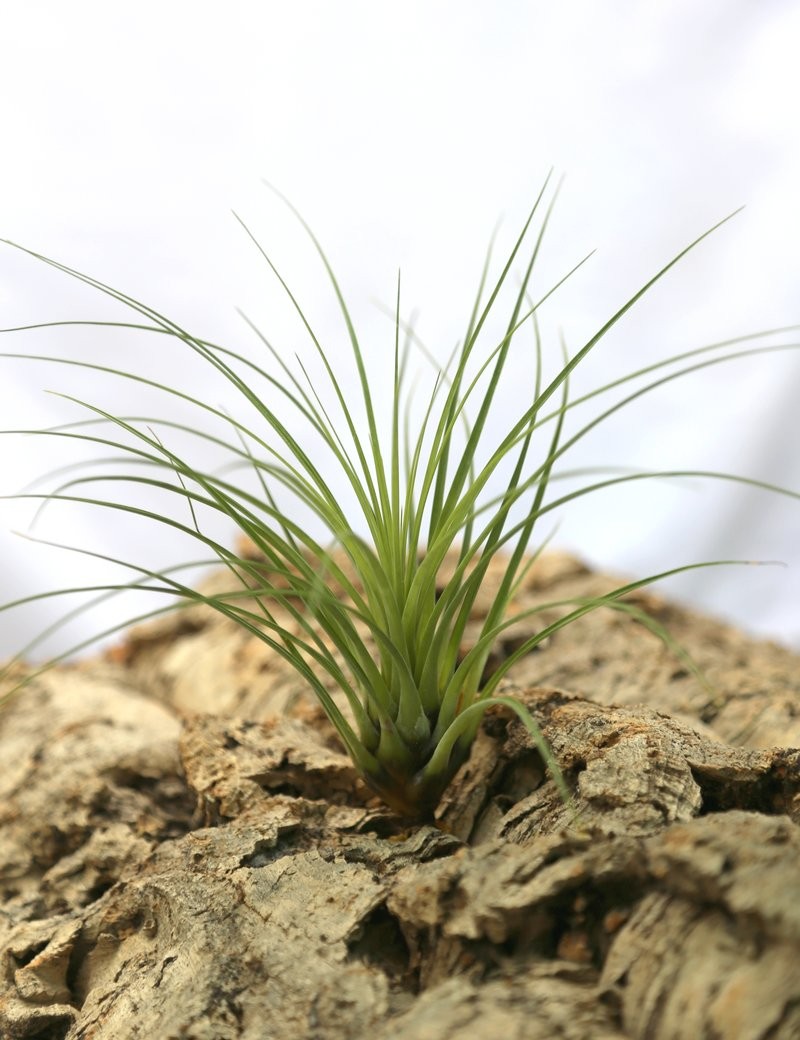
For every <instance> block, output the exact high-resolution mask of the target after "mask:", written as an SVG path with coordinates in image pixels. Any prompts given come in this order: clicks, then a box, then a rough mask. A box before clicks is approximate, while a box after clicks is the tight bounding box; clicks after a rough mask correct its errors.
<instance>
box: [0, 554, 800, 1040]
mask: <svg viewBox="0 0 800 1040" xmlns="http://www.w3.org/2000/svg"><path fill="white" fill-rule="evenodd" d="M214 580H215V581H220V580H224V579H222V578H216V579H214ZM609 586H610V581H609V579H607V578H603V577H601V576H598V575H594V574H591V573H589V572H588V571H586V570H585V569H584V568H583V567H581V565H580V564H578V563H577V562H576V561H574V560H572V559H570V558H567V557H563V556H551V557H548V558H544V559H542V560H541V561H539V562H538V564H537V565H536V566H535V567H534V568H533V569H532V570H531V572H530V574H529V579H528V581H527V584H526V587H525V588H524V589H522V590H521V591H520V594H519V597H518V599H517V603H516V606H517V608H518V609H519V610H522V609H524V608H525V607H526V606H528V605H530V604H531V603H533V602H535V601H537V600H540V601H550V600H558V599H565V598H569V597H572V596H578V595H581V596H583V595H586V594H587V593H594V592H597V591H599V590H601V589H605V588H608V587H609ZM484 594H485V600H484V603H483V607H485V605H486V603H488V602H490V601H491V596H492V581H491V577H490V580H489V581H487V583H486V587H485V589H484ZM637 602H638V603H639V605H640V606H644V607H646V609H647V610H648V611H650V612H651V613H652V614H654V615H655V616H656V617H657V618H658V619H659V620H660V621H661V622H662V623H663V624H665V625H666V626H667V627H668V629H669V631H670V632H671V634H672V635H673V636H674V637H675V639H676V640H677V641H678V642H680V643H681V644H682V645H683V646H684V647H685V648H686V649H687V650H689V651H690V653H691V654H692V655H693V657H694V658H695V660H696V661H697V662H698V664H699V665H700V666H701V667H702V668H703V669H704V671H705V673H706V675H707V676H708V678H709V680H710V681H711V683H712V684H713V689H709V688H708V687H705V686H703V685H702V684H701V683H699V682H698V681H697V679H696V678H695V677H694V676H693V675H692V674H691V672H690V671H688V670H687V668H686V667H685V665H684V663H682V662H681V661H680V660H679V659H676V657H675V656H674V655H673V654H672V653H670V652H669V651H668V650H667V649H665V647H664V646H663V645H662V643H661V642H660V640H659V639H658V638H657V637H656V636H654V635H653V634H652V633H651V632H650V631H649V630H648V629H647V628H646V627H644V626H643V625H642V624H641V623H639V622H638V621H637V620H636V619H635V618H633V617H631V616H630V615H627V614H623V613H616V612H598V613H596V614H593V615H590V616H588V617H586V618H584V619H582V620H581V621H579V622H577V623H575V624H574V625H572V626H571V627H569V628H566V629H564V630H562V631H560V632H559V633H558V634H557V635H556V636H555V637H553V638H551V639H550V641H549V644H548V645H547V646H545V647H543V648H542V649H541V650H539V651H537V652H536V653H533V654H530V655H529V656H528V657H526V658H524V659H523V660H522V661H521V662H520V663H519V665H518V666H517V667H516V669H515V671H514V672H513V673H512V681H511V682H510V683H509V684H508V689H509V690H512V691H514V692H516V693H517V694H518V695H519V696H520V697H522V698H523V699H524V700H525V701H526V703H527V704H529V706H530V707H531V708H532V709H533V710H534V712H535V713H536V716H537V717H538V719H539V720H540V721H541V724H542V727H543V729H544V732H545V735H546V737H547V739H548V740H549V742H550V743H551V746H552V747H553V749H554V751H555V753H556V755H557V757H558V759H559V761H560V763H561V765H562V768H563V770H564V771H565V774H566V776H567V777H568V779H569V782H570V783H571V784H572V785H573V786H574V789H575V792H576V797H577V799H578V802H579V804H580V807H581V817H580V822H579V825H578V826H575V825H570V819H569V817H568V815H567V813H566V811H565V809H564V807H563V806H562V804H561V803H560V801H559V798H558V796H557V794H556V792H555V790H554V787H553V784H552V783H551V782H550V781H549V780H548V779H547V777H546V775H545V773H544V771H543V769H542V765H541V762H540V760H539V757H538V755H537V754H536V752H535V751H534V750H533V749H532V747H531V745H530V742H529V740H528V738H527V735H526V732H525V731H524V729H523V728H522V727H521V726H520V725H519V724H518V723H517V722H516V721H515V719H514V717H513V716H511V715H510V714H504V713H503V712H497V711H493V712H492V713H491V714H490V715H489V716H488V717H487V719H486V721H485V724H484V726H483V729H482V731H481V733H480V735H479V737H478V740H477V742H476V744H475V747H474V751H473V754H472V757H471V758H470V760H469V761H468V763H467V764H466V765H465V766H464V767H463V769H462V770H461V772H460V773H459V775H458V776H457V778H456V780H455V781H454V783H453V784H452V785H451V787H450V789H449V790H448V791H447V793H446V796H445V799H444V800H443V802H442V805H441V807H440V818H439V820H438V823H439V826H438V827H435V826H430V825H426V826H414V827H409V826H408V824H406V823H404V822H403V821H401V820H398V819H397V818H396V817H395V816H394V815H393V814H392V813H391V812H390V811H389V810H387V809H385V808H383V807H382V806H381V805H380V804H378V803H377V802H376V801H375V800H374V799H373V798H372V797H371V796H370V793H369V792H368V791H367V790H366V789H365V788H364V787H363V785H362V784H361V783H360V782H359V781H358V780H357V779H356V777H355V774H354V772H353V769H352V767H351V765H350V763H349V760H348V759H347V758H346V757H345V756H344V755H343V754H342V753H341V751H340V750H339V747H338V745H337V743H336V740H335V737H334V734H333V732H332V730H331V728H330V726H329V725H328V724H327V722H326V720H325V718H324V716H323V715H322V714H321V712H320V710H319V709H318V707H317V706H316V704H315V703H314V702H313V701H312V700H310V699H309V697H308V695H307V693H306V691H305V689H304V688H303V684H302V682H300V681H298V679H297V678H296V677H295V676H294V675H292V674H291V673H290V672H287V670H286V668H285V666H284V665H283V664H282V662H281V661H280V659H279V658H277V657H276V656H275V655H274V654H273V653H272V652H271V651H270V650H269V649H268V648H267V647H266V646H265V645H264V644H262V643H260V642H259V641H258V640H256V639H254V638H253V637H251V636H250V635H248V634H247V633H246V632H243V631H239V630H237V629H236V628H235V627H233V625H232V624H230V623H229V622H227V621H226V620H225V619H224V618H221V617H219V616H215V615H213V614H211V613H210V612H208V611H206V610H204V609H200V608H192V609H191V610H188V611H184V612H182V613H180V614H177V615H175V616H173V617H172V618H170V619H169V620H166V621H162V622H160V623H159V624H157V625H153V626H150V627H149V628H144V629H141V630H139V631H137V632H133V633H131V634H130V636H129V637H128V639H127V640H126V642H125V643H124V644H123V645H122V646H120V647H119V648H117V649H116V650H115V651H113V652H112V653H110V654H107V655H105V657H104V658H103V659H102V660H94V661H90V662H87V663H84V664H81V665H79V666H74V667H71V668H59V669H56V670H53V671H51V672H49V673H46V674H45V675H43V676H41V677H40V678H37V679H36V680H35V681H33V682H32V683H31V684H30V686H29V687H28V688H27V689H26V691H25V693H24V694H23V695H21V696H19V697H17V698H16V699H14V700H12V701H11V702H10V703H9V704H8V705H7V706H6V708H5V709H4V710H3V711H2V714H0V753H1V754H2V762H3V768H2V774H1V775H0V892H2V901H3V908H2V914H0V965H1V967H0V1037H2V1038H3V1040H6V1038H7V1040H16V1038H27V1037H40V1038H50V1040H54V1038H60V1040H78V1038H81V1040H89V1038H90V1037H91V1038H92V1040H128V1038H130V1040H139V1038H141V1040H173V1038H175V1040H177V1038H191V1040H228V1038H231V1040H233V1038H236V1040H244V1038H247V1040H298V1038H304V1037H309V1038H312V1037H313V1038H315V1040H329V1038H330V1040H334V1038H335V1040H341V1038H345V1037H346V1038H353V1040H356V1038H361V1037H366V1036H369V1037H370V1038H371V1040H389V1038H394V1040H445V1038H447V1040H460V1038H462V1037H463V1038H467V1037H469V1038H471V1040H473V1038H476V1037H502V1038H503V1040H516V1038H519V1040H523V1038H525V1040H529V1038H530V1040H539V1038H541V1040H554V1038H564V1040H623V1038H626V1040H645V1038H646V1040H684V1038H685V1040H703V1038H708V1040H798V1038H800V870H798V863H799V861H800V827H798V823H800V751H797V750H792V748H795V749H797V748H799V747H800V659H798V658H797V657H796V656H794V655H792V654H791V653H789V652H788V651H785V650H782V649H780V648H778V647H776V646H774V645H770V644H766V643H758V642H754V641H751V640H748V639H746V638H744V637H743V636H742V635H740V634H739V633H737V632H736V631H734V630H732V629H730V628H727V627H725V626H723V625H720V624H717V623H715V622H712V621H709V620H706V619H703V618H699V617H697V616H695V615H692V614H689V613H687V612H685V611H683V610H681V609H679V608H677V607H675V606H672V605H670V604H669V603H667V602H665V601H663V600H661V599H659V598H657V597H655V596H652V595H642V596H639V597H638V600H637ZM480 609H481V605H480V604H479V610H478V613H479V612H480ZM554 609H555V608H554ZM542 623H543V622H542V620H541V619H539V620H538V621H537V622H536V624H539V625H541V624H542ZM531 624H533V622H530V621H528V622H525V621H520V622H519V624H518V625H517V626H515V627H514V628H511V629H510V630H509V631H508V634H507V638H506V640H505V642H504V644H503V645H502V646H500V647H499V648H498V651H497V653H498V655H499V656H502V655H503V654H507V653H509V652H513V649H514V648H515V647H516V646H519V645H520V641H521V640H522V639H523V638H524V636H525V633H526V632H528V631H529V630H530V629H529V626H530V625H531Z"/></svg>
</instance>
